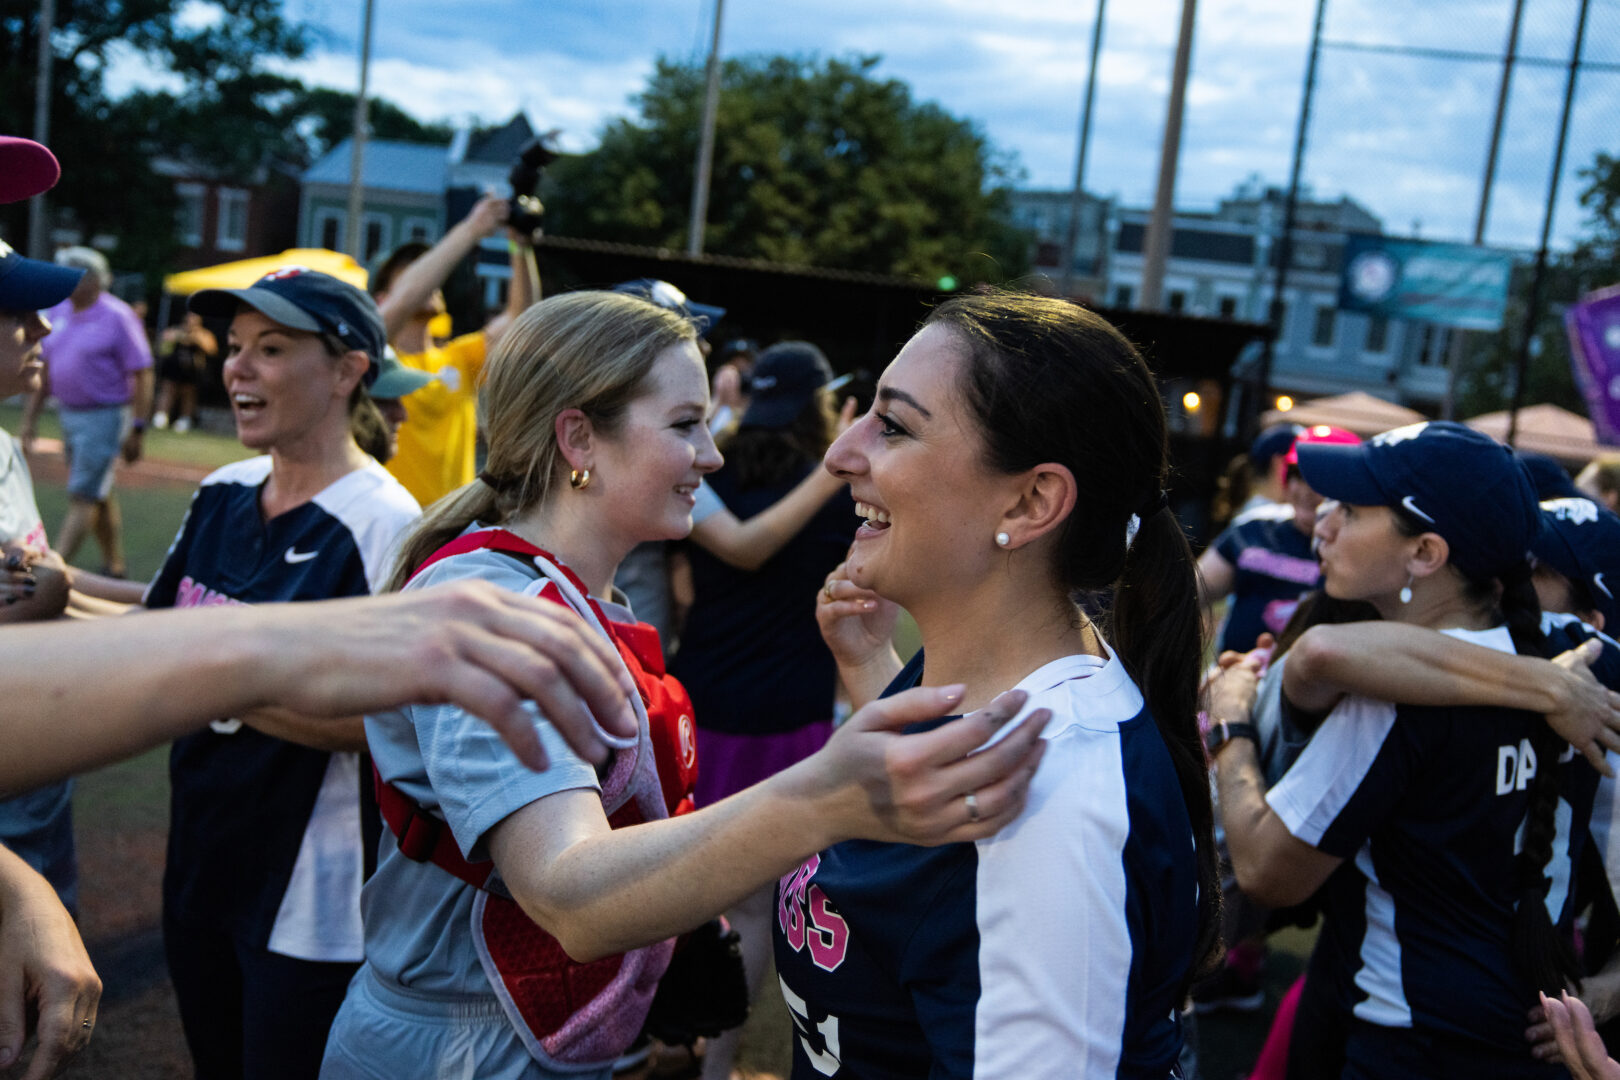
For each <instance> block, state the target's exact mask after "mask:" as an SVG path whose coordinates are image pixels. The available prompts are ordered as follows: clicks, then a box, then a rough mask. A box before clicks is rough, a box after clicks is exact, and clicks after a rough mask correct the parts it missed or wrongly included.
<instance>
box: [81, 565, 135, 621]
mask: <svg viewBox="0 0 1620 1080" xmlns="http://www.w3.org/2000/svg"><path fill="white" fill-rule="evenodd" d="M68 584H70V585H72V586H73V591H74V592H76V593H80V594H82V595H84V596H87V597H91V598H93V599H96V600H102V601H106V602H107V603H110V604H120V605H124V606H128V605H132V604H139V603H141V602H142V601H143V600H145V598H146V585H145V584H144V583H143V582H139V581H125V580H124V579H123V578H110V577H107V576H106V575H104V574H95V573H91V572H90V571H89V570H81V569H79V568H78V567H76V566H75V567H69V568H68ZM90 610H98V611H99V612H100V613H102V614H110V613H111V612H108V611H106V610H105V609H95V608H91V609H90Z"/></svg>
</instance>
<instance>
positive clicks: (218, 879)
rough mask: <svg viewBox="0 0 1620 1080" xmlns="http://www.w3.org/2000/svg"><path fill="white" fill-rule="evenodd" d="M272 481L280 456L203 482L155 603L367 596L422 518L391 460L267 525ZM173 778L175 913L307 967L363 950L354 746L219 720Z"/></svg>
mask: <svg viewBox="0 0 1620 1080" xmlns="http://www.w3.org/2000/svg"><path fill="white" fill-rule="evenodd" d="M269 475H270V458H269V457H256V458H250V459H248V460H246V461H240V462H237V463H235V464H232V465H227V466H225V467H224V468H222V469H220V470H218V471H216V472H215V473H213V474H212V475H211V476H209V477H208V478H207V479H206V480H204V481H203V483H202V486H201V487H199V488H198V489H197V493H196V495H194V496H193V497H192V500H191V508H190V510H188V511H187V513H186V519H185V521H184V522H183V523H182V524H181V526H180V532H179V534H178V535H177V536H176V537H175V541H174V545H173V546H172V547H171V548H170V549H169V554H168V558H167V559H166V560H165V562H164V564H163V568H162V569H161V570H160V571H159V572H158V575H157V577H156V578H155V579H153V581H152V584H151V585H150V586H148V588H147V591H146V605H147V606H148V607H154V608H162V607H198V606H206V605H211V604H262V603H272V602H280V601H289V600H321V599H327V598H330V597H339V596H363V595H365V594H367V593H369V592H371V591H372V588H373V587H374V586H375V585H377V584H379V583H381V582H382V581H383V580H384V579H385V578H386V577H387V575H388V570H389V561H390V558H391V556H392V554H393V549H394V545H395V543H396V541H397V539H398V538H399V536H400V535H401V533H402V532H403V531H404V530H405V528H406V527H407V526H409V525H410V524H411V523H412V522H413V521H415V520H416V518H417V517H418V516H419V514H420V511H419V510H418V508H417V506H416V502H415V500H414V499H412V498H411V496H410V494H409V493H407V492H406V491H405V489H404V488H403V487H401V486H400V484H399V482H398V481H397V480H395V479H394V478H393V477H392V476H390V475H389V474H388V473H387V472H386V471H384V470H383V468H382V466H380V465H377V464H375V463H372V464H370V465H367V466H366V467H365V468H363V469H358V470H356V471H354V472H352V473H349V474H348V475H347V476H345V477H343V478H342V479H340V480H338V481H336V482H335V483H333V484H332V485H330V486H329V487H327V488H326V490H324V491H322V492H321V493H320V494H319V495H317V496H315V498H314V499H312V500H310V501H309V502H307V503H305V504H303V505H302V506H299V507H296V508H294V509H292V510H289V511H287V512H286V513H284V514H280V515H278V516H276V517H274V518H272V519H270V520H269V521H265V520H264V518H263V515H262V514H261V512H260V509H259V493H260V489H261V488H262V486H263V484H264V481H265V480H266V479H267V478H268V477H269ZM176 692H177V693H183V692H184V688H183V687H177V688H176ZM169 777H170V783H171V786H172V798H171V809H170V823H169V853H168V865H167V868H166V870H165V872H164V878H163V887H164V904H165V908H166V909H167V910H168V911H169V912H170V913H171V914H173V915H175V916H177V917H179V918H180V919H181V920H182V921H184V922H186V923H188V924H201V925H204V926H210V927H217V928H219V929H222V930H225V931H227V932H229V933H231V934H233V935H236V936H238V937H239V938H241V939H242V940H244V941H245V942H246V943H248V944H251V945H254V946H258V947H267V948H269V949H270V950H271V951H273V952H277V953H282V954H284V955H287V956H292V957H296V958H298V959H302V960H343V961H355V960H359V959H360V958H361V956H362V939H361V932H360V885H361V879H362V876H363V867H364V865H365V861H364V860H365V853H366V852H367V851H368V850H369V849H368V846H367V844H366V843H365V841H364V840H363V838H362V832H361V791H362V781H364V783H365V785H366V786H367V787H369V785H370V777H362V776H361V774H360V767H359V755H358V754H354V753H329V752H327V751H324V750H315V749H311V748H309V747H304V746H298V745H296V744H294V743H290V742H286V741H285V740H282V739H277V738H274V737H272V736H269V735H264V734H261V733H260V732H258V731H255V730H253V729H252V728H248V727H244V726H243V725H242V724H241V723H240V722H239V721H237V720H230V719H225V720H216V721H214V723H213V724H211V725H210V726H209V727H208V728H206V729H204V730H203V731H201V732H198V733H197V734H195V735H188V736H185V737H184V738H181V739H177V740H175V743H174V747H173V750H172V751H171V753H170V756H169ZM368 828H369V826H368ZM371 835H372V836H373V837H374V836H375V832H374V831H373V832H372V833H371Z"/></svg>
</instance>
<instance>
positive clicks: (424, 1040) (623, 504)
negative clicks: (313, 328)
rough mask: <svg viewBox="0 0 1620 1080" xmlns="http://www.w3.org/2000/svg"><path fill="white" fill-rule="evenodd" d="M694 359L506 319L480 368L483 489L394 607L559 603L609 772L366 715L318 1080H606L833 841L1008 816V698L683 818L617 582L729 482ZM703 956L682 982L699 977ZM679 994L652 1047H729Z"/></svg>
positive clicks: (669, 325) (425, 527)
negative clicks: (440, 600)
mask: <svg viewBox="0 0 1620 1080" xmlns="http://www.w3.org/2000/svg"><path fill="white" fill-rule="evenodd" d="M696 339H697V335H696V333H695V330H694V328H693V325H692V323H691V322H690V321H689V320H688V319H687V318H685V317H684V316H683V315H681V314H679V313H677V312H675V311H671V310H669V309H666V308H662V307H659V306H657V305H655V304H652V303H649V302H647V301H646V300H643V299H640V298H638V297H635V296H630V295H626V294H622V293H602V292H577V293H569V294H566V295H562V296H555V297H552V298H551V299H549V300H545V301H543V302H541V303H539V304H536V305H534V306H533V307H531V308H529V309H528V310H527V311H525V312H524V313H523V314H522V315H521V316H520V317H519V318H518V319H517V320H516V321H515V322H514V323H513V324H512V326H511V328H510V329H509V330H508V331H507V332H506V334H505V336H504V337H502V339H501V343H500V347H499V348H498V349H497V350H496V351H495V354H494V355H493V356H492V357H491V358H490V361H489V366H488V368H487V369H486V378H485V384H484V396H483V402H484V414H485V415H484V420H485V423H484V425H483V427H484V431H485V432H486V434H487V438H488V443H489V455H488V458H487V460H486V462H485V466H484V471H483V472H482V473H481V474H480V475H479V477H478V479H476V480H474V481H473V482H472V483H470V484H468V485H466V486H465V487H463V488H461V489H460V490H459V491H457V492H455V493H453V494H451V495H449V496H446V497H445V498H443V499H440V500H439V501H438V502H437V503H435V504H434V505H433V506H432V507H431V508H429V510H428V512H427V514H426V516H425V517H423V519H422V521H421V523H420V524H419V525H418V526H417V527H416V528H415V529H414V530H412V531H411V532H410V533H409V534H408V535H407V536H406V538H405V541H404V543H403V544H402V547H401V554H400V556H399V562H398V569H397V570H396V572H395V574H394V578H393V581H394V585H395V586H396V587H399V588H402V589H405V590H416V589H421V588H426V587H428V586H430V585H432V584H434V583H436V582H448V581H455V580H460V579H464V578H473V579H478V580H482V581H487V582H490V583H493V584H495V585H497V586H499V587H501V588H505V589H509V590H511V591H513V592H520V593H524V594H526V595H529V596H533V597H537V598H538V599H537V601H536V603H537V604H543V603H558V604H564V605H565V606H567V607H569V608H571V609H572V610H574V611H575V612H576V613H577V614H579V616H580V617H581V618H582V619H583V620H584V621H585V623H586V624H587V625H588V626H589V627H590V632H592V633H594V634H599V635H601V636H602V637H604V638H606V639H607V640H608V641H609V642H611V644H612V646H613V653H614V654H615V655H617V656H618V657H620V658H621V660H622V667H621V669H620V674H621V675H622V677H623V685H624V687H625V689H626V691H627V695H626V698H625V699H624V702H623V712H624V714H625V715H624V716H621V717H614V716H612V715H606V716H601V715H599V716H595V717H586V718H585V719H586V720H587V721H591V722H595V723H596V725H597V728H598V730H599V733H600V737H601V740H602V742H603V743H605V744H608V745H611V746H612V747H613V748H614V749H613V752H612V753H611V754H607V755H606V757H605V760H601V761H591V760H586V759H585V758H584V757H582V756H580V755H579V754H577V753H575V752H574V751H573V750H571V749H570V747H569V745H567V744H566V743H565V742H564V741H563V738H562V736H561V735H560V734H559V732H560V731H561V730H563V729H565V728H566V727H567V724H565V723H562V722H561V721H567V720H572V721H575V722H577V721H578V720H579V719H580V718H579V717H578V716H577V715H576V716H574V717H571V718H569V717H559V718H557V719H558V720H559V723H557V724H555V725H554V724H553V723H551V722H550V720H549V719H548V718H547V717H546V716H544V715H542V714H541V713H540V711H539V707H538V706H537V705H535V704H534V703H525V704H524V705H523V709H524V711H525V715H526V716H527V717H528V718H530V719H531V720H532V722H533V724H534V729H535V732H536V734H537V736H538V737H539V740H540V743H541V745H542V746H543V747H544V749H545V753H546V756H547V757H548V759H549V764H548V766H547V767H546V768H545V770H544V771H541V772H535V771H532V770H531V769H530V768H529V767H528V766H526V765H525V764H524V763H523V762H522V761H520V760H519V759H518V758H517V756H516V755H515V754H513V753H512V752H511V750H510V749H509V748H508V747H507V746H506V745H505V744H503V743H501V742H500V741H499V740H498V739H496V738H491V737H489V735H490V729H489V728H488V727H487V726H486V725H484V724H481V723H479V722H478V721H476V720H475V719H474V718H472V717H471V716H469V715H468V714H467V713H466V712H465V711H463V710H462V709H460V708H457V707H455V706H452V705H447V704H432V703H419V704H415V705H410V706H407V707H405V708H402V709H398V710H394V711H391V712H387V713H383V714H380V715H376V716H370V717H367V718H366V734H367V738H368V744H369V746H370V748H371V753H372V760H373V762H374V764H375V768H376V774H377V780H378V784H377V793H378V804H379V809H380V810H381V812H382V817H383V820H384V822H385V823H386V824H387V827H388V833H389V835H387V836H385V837H384V838H383V841H382V845H381V850H380V854H379V857H378V860H377V869H376V872H375V874H373V875H372V877H371V878H370V880H369V881H367V883H366V885H365V891H364V895H363V898H362V906H363V908H364V912H365V963H364V964H363V965H362V967H361V969H360V971H359V973H358V974H357V975H356V976H355V978H354V980H353V982H351V983H350V985H349V989H348V995H347V998H346V999H345V1001H344V1003H343V1007H342V1009H341V1011H339V1013H338V1016H337V1019H336V1021H335V1022H334V1025H333V1027H332V1033H331V1036H330V1038H329V1040H328V1042H327V1046H326V1056H325V1060H324V1062H323V1064H322V1066H321V1076H322V1077H324V1078H325V1080H357V1078H365V1080H401V1078H408V1077H444V1076H469V1077H470V1076H476V1077H479V1078H480V1080H550V1078H557V1080H561V1078H567V1080H608V1077H610V1076H611V1075H612V1073H613V1072H614V1065H615V1062H616V1060H617V1059H619V1057H620V1055H622V1054H624V1053H625V1052H626V1051H627V1050H629V1049H630V1047H631V1046H632V1044H633V1042H634V1041H635V1040H636V1038H637V1036H638V1035H639V1034H640V1032H641V1030H642V1025H643V1022H644V1021H647V1022H649V1023H650V1024H651V1023H655V1022H656V1021H654V1020H653V1019H652V1018H653V1017H657V1016H659V1015H660V1013H658V1012H654V1011H652V1010H654V1009H655V1002H654V998H655V993H656V991H658V989H659V981H660V979H661V978H663V976H664V972H665V970H666V967H667V965H668V964H669V963H670V959H671V956H672V955H674V953H675V941H674V938H675V937H676V936H677V935H679V934H683V933H685V932H687V931H689V930H691V929H693V928H694V927H695V926H698V925H700V924H702V923H704V922H706V921H707V920H709V919H711V918H713V917H714V916H715V915H717V914H719V913H720V912H722V911H725V910H727V909H729V908H731V907H733V906H735V905H736V904H737V903H738V902H739V901H741V900H742V899H744V898H745V897H747V896H749V895H750V894H752V893H754V892H756V891H757V890H759V889H760V888H761V887H762V886H765V885H768V884H769V883H770V882H772V881H774V880H776V879H777V878H778V877H780V876H781V875H782V874H783V873H785V872H788V871H790V870H792V868H794V867H796V866H798V865H799V863H800V861H801V860H802V859H804V858H805V857H806V856H807V855H810V854H811V853H813V852H815V851H817V850H819V849H821V848H823V847H825V846H827V845H828V844H829V843H836V842H837V841H839V840H844V839H848V838H851V837H862V838H866V839H868V840H871V841H879V840H881V841H892V842H905V843H911V844H930V843H942V842H955V841H959V840H976V839H979V838H981V837H985V836H989V835H991V834H992V833H994V832H995V831H996V830H997V829H998V828H1000V827H1001V826H1002V825H1005V824H1007V823H1008V822H1010V821H1012V820H1013V819H1014V818H1016V817H1017V815H1018V812H1019V810H1020V808H1021V806H1022V800H1023V796H1024V793H1025V791H1026V790H1027V783H1028V780H1029V776H1030V774H1031V773H1032V772H1033V770H1034V768H1035V765H1036V762H1037V761H1038V760H1039V759H1040V753H1041V752H1040V748H1039V746H1040V741H1039V732H1040V725H1041V722H1042V720H1043V719H1044V716H1045V713H1044V712H1043V711H1042V710H1036V711H1035V712H1033V713H1030V714H1029V715H1028V716H1027V717H1026V718H1025V720H1024V721H1023V722H1021V723H1017V724H1010V723H1008V721H1009V720H1010V719H1011V717H1012V714H1013V713H1014V712H1015V711H1018V708H1019V705H1020V704H1021V703H1022V700H1023V697H1022V695H1018V694H1011V695H1007V696H1006V697H1004V698H1003V700H1002V701H1000V702H998V703H997V704H996V705H995V706H994V707H992V708H989V709H981V710H979V711H978V712H977V713H975V714H974V715H972V716H968V717H965V718H963V719H961V720H958V721H955V722H952V723H947V724H943V725H937V726H934V725H930V727H931V729H930V730H928V731H926V732H921V733H917V734H902V733H901V730H900V729H902V728H905V727H907V726H909V725H914V724H918V723H922V722H925V721H933V720H934V719H935V718H937V717H938V716H939V715H940V714H942V713H945V712H947V711H951V710H953V708H954V707H955V706H957V705H959V704H960V703H961V692H962V688H961V687H943V688H934V689H928V690H917V691H915V692H914V693H912V694H910V695H906V696H904V697H895V698H891V699H889V700H887V701H883V702H876V703H874V704H872V705H871V706H869V707H867V708H865V709H862V710H858V711H857V712H856V713H855V714H854V715H853V716H851V717H850V718H849V720H848V721H847V722H845V724H844V725H843V726H842V727H841V728H840V729H839V730H838V731H837V732H836V733H835V734H833V735H832V737H831V738H830V740H828V741H827V743H826V745H825V746H823V747H822V748H821V749H820V750H818V751H817V752H816V753H814V754H812V755H810V756H809V757H807V758H805V759H804V760H802V761H800V762H798V763H796V764H793V765H790V766H788V767H787V768H785V769H784V770H783V771H781V772H778V773H776V774H775V775H773V776H771V777H769V778H768V779H765V780H762V781H761V782H760V783H758V784H755V785H753V786H752V787H749V788H747V789H746V790H743V791H739V792H736V793H735V794H732V795H730V796H729V797H727V798H724V799H720V800H718V801H716V802H714V803H713V804H711V805H709V806H705V807H703V808H701V809H697V810H693V809H692V806H691V799H690V797H689V796H690V793H691V788H692V783H693V780H694V772H695V769H696V765H697V762H696V757H697V754H696V747H695V745H694V742H695V739H694V734H695V733H694V723H693V716H692V705H691V700H690V698H689V697H688V696H687V694H686V691H685V690H684V689H683V688H682V687H681V685H680V683H679V682H678V681H677V680H676V679H675V678H674V677H672V676H670V675H669V674H668V673H667V672H666V671H665V668H664V663H663V649H662V647H661V646H660V643H659V641H658V634H657V632H656V631H655V630H654V629H653V628H652V627H650V626H648V625H646V624H644V623H638V622H637V621H636V620H635V617H634V615H633V614H632V613H631V612H630V611H629V610H628V608H627V607H626V606H625V599H624V595H623V594H622V593H620V592H618V591H617V590H615V589H614V588H613V587H612V582H613V576H614V571H615V569H616V568H617V567H618V564H619V562H620V560H622V559H623V558H624V556H625V554H626V553H627V552H628V551H630V550H631V549H632V548H633V547H635V546H636V545H637V544H640V543H644V542H646V541H649V540H658V541H663V540H677V539H680V538H681V537H684V536H685V535H686V534H687V533H688V532H690V531H691V528H692V508H693V506H694V504H695V502H696V498H695V493H696V491H697V488H698V484H699V482H700V481H701V480H702V479H703V477H704V475H705V474H707V473H710V472H713V471H714V470H715V469H716V468H718V467H719V466H720V464H721V458H720V454H719V453H718V452H717V451H716V449H715V445H714V440H713V438H712V437H711V435H710V433H709V429H708V426H707V424H706V423H705V422H704V418H705V417H706V415H707V413H708V404H709V403H708V378H707V376H706V375H705V373H704V370H703V359H702V355H701V354H700V353H699V352H698V347H697V341H696ZM805 599H806V601H808V600H809V598H808V597H806V598H805ZM507 662H510V663H529V662H531V661H529V660H527V659H525V658H520V657H517V656H516V655H513V656H512V657H510V658H508V661H507ZM610 730H616V731H619V732H628V731H634V732H635V735H634V736H633V737H626V736H623V735H621V736H618V737H613V736H611V735H610V734H609V731H610ZM992 737H999V741H997V743H996V745H995V746H994V747H993V748H991V749H989V750H985V751H980V750H979V748H980V747H981V746H982V745H983V744H984V743H985V742H986V740H989V739H991V738H992ZM604 754H605V750H604ZM965 791H977V792H978V793H979V795H978V802H977V806H976V809H970V807H969V806H967V805H964V803H963V801H962V799H961V797H960V795H959V794H958V793H960V792H965ZM819 914H821V915H825V912H822V913H819ZM709 940H711V941H712V940H713V939H712V938H710V939H709ZM689 947H692V948H700V947H698V946H689ZM697 955H698V959H696V960H692V961H690V962H689V964H688V970H691V968H693V967H696V968H703V967H705V966H706V965H705V964H704V958H705V957H709V958H710V959H713V957H712V954H710V953H705V952H702V951H699V952H698V954H697ZM717 964H718V966H719V967H720V969H721V975H722V976H723V973H724V964H723V962H717ZM696 981H697V983H698V984H699V987H700V989H697V990H695V991H694V990H693V989H691V988H687V989H684V990H683V989H680V988H670V992H669V995H667V996H666V995H663V994H657V998H658V1001H659V1002H660V1003H663V1007H662V1014H661V1015H662V1016H663V1018H664V1021H665V1024H666V1025H673V1026H677V1027H678V1026H697V1024H698V1023H699V1022H703V1023H707V1022H709V1021H710V1020H713V1022H714V1024H715V1025H716V1026H724V1025H723V1024H720V1023H719V1019H718V1017H716V1015H715V1013H714V1012H710V1011H709V1010H710V1009H711V1008H713V1007H714V1005H713V1003H711V1002H710V1001H709V1000H707V999H708V997H709V996H711V994H710V992H712V991H713V990H714V989H715V987H716V986H719V987H724V979H723V977H717V978H716V979H714V980H713V981H712V983H711V982H708V981H706V980H702V979H697V980H696ZM680 985H681V986H682V987H688V986H689V984H687V983H682V984H680ZM672 997H673V998H676V999H677V1000H675V1001H673V1002H671V1001H670V999H671V998H672ZM672 1011H673V1012H676V1013H679V1014H680V1018H681V1019H682V1020H684V1021H686V1022H687V1024H685V1025H676V1024H675V1017H672V1016H671V1012H672ZM721 1015H722V1016H723V1015H724V1014H723V1013H722V1014H721ZM658 1030H669V1026H665V1027H663V1028H660V1029H658Z"/></svg>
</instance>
